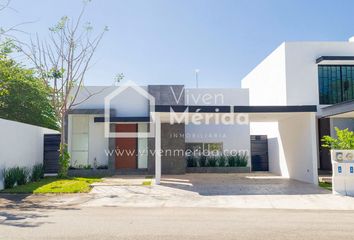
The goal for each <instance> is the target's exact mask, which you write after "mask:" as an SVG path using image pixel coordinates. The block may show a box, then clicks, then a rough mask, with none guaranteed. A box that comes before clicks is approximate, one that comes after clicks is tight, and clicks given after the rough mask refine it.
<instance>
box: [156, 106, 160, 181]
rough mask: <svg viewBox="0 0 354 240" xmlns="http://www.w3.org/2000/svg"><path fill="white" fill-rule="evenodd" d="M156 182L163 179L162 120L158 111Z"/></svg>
mask: <svg viewBox="0 0 354 240" xmlns="http://www.w3.org/2000/svg"><path fill="white" fill-rule="evenodd" d="M155 114H156V115H155V124H156V126H155V151H156V153H155V184H160V180H161V120H160V116H159V114H158V113H155Z"/></svg>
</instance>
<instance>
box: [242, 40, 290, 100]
mask: <svg viewBox="0 0 354 240" xmlns="http://www.w3.org/2000/svg"><path fill="white" fill-rule="evenodd" d="M241 87H242V88H248V89H249V95H250V100H249V103H250V105H285V104H286V73H285V44H284V43H283V44H282V45H280V46H279V47H278V48H277V49H275V50H274V51H273V52H272V53H271V54H270V55H269V56H268V57H266V58H265V59H264V60H263V61H262V62H261V63H260V64H259V65H258V66H256V67H255V68H254V69H253V70H252V71H251V72H250V73H249V74H248V75H247V76H246V77H244V78H243V79H242V81H241Z"/></svg>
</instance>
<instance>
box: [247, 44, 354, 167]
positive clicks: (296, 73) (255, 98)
mask: <svg viewBox="0 0 354 240" xmlns="http://www.w3.org/2000/svg"><path fill="white" fill-rule="evenodd" d="M242 88H248V89H249V94H250V105H316V106H317V113H316V119H317V120H316V125H317V126H316V130H317V144H318V149H319V153H318V154H319V157H318V168H319V169H321V170H331V161H330V155H329V151H328V149H324V148H322V147H321V143H320V138H321V137H322V136H323V135H332V136H334V135H335V132H334V127H336V126H337V127H339V128H341V129H344V128H349V130H351V131H353V130H354V42H351V41H349V42H285V43H283V44H281V45H280V46H279V47H278V48H277V49H275V50H274V51H273V52H272V53H271V54H270V55H269V56H268V57H266V58H265V59H264V60H263V61H262V62H261V63H260V64H259V65H258V66H257V67H255V68H254V69H253V70H252V71H251V72H250V73H249V74H248V75H247V76H246V77H245V78H244V79H243V80H242ZM250 131H251V134H259V133H263V134H266V135H268V138H271V139H273V140H271V141H268V144H269V155H270V157H272V156H273V157H274V156H279V154H278V150H277V148H278V145H279V140H280V138H279V124H278V123H277V122H272V123H267V124H259V123H251V128H250ZM308 134H312V133H308ZM275 149H276V150H275ZM301 150H302V149H301V148H300V149H298V151H301ZM284 151H288V150H286V149H284ZM271 170H272V168H271Z"/></svg>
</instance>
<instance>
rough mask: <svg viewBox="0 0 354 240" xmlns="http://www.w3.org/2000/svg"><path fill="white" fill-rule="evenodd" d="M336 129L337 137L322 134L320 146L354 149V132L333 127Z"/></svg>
mask: <svg viewBox="0 0 354 240" xmlns="http://www.w3.org/2000/svg"><path fill="white" fill-rule="evenodd" d="M334 129H335V130H336V134H337V138H333V137H331V136H323V137H322V139H321V141H322V142H323V144H322V147H325V148H329V149H338V150H353V149H354V132H352V131H349V129H348V128H346V129H343V130H341V129H339V128H337V127H335V128H334Z"/></svg>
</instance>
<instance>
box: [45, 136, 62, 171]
mask: <svg viewBox="0 0 354 240" xmlns="http://www.w3.org/2000/svg"><path fill="white" fill-rule="evenodd" d="M59 147H60V134H44V153H43V154H44V155H43V165H44V173H58V170H59Z"/></svg>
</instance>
